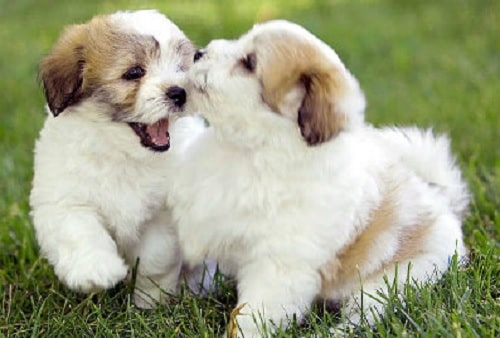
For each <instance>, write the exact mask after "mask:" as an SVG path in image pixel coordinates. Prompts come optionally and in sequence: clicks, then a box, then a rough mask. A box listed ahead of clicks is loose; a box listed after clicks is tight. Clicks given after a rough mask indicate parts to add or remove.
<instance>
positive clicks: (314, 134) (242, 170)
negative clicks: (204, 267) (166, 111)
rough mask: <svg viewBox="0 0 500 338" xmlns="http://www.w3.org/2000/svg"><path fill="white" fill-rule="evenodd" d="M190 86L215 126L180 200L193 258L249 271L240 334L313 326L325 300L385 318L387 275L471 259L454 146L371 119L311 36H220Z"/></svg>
mask: <svg viewBox="0 0 500 338" xmlns="http://www.w3.org/2000/svg"><path fill="white" fill-rule="evenodd" d="M188 78H189V82H188V84H187V87H186V91H187V96H188V103H187V104H188V107H187V108H186V111H196V110H198V111H200V112H202V113H203V114H204V116H205V117H206V119H207V120H208V122H209V124H210V127H209V128H208V129H206V130H204V131H202V132H201V133H200V134H199V136H198V137H197V139H196V140H194V141H193V140H191V141H190V142H184V146H182V147H178V148H176V147H174V149H173V153H172V156H173V157H172V161H170V162H169V163H170V164H171V165H172V166H173V168H172V169H171V170H175V172H176V173H179V174H178V175H176V176H175V178H174V177H172V176H170V177H169V178H168V180H169V181H171V182H170V184H169V189H170V190H169V191H171V192H172V193H171V194H169V200H170V203H171V205H172V206H173V208H174V209H173V214H174V218H175V219H176V220H177V221H178V222H179V224H178V226H179V239H180V244H181V248H182V252H183V254H184V255H183V256H184V257H185V259H186V260H187V261H189V262H192V263H199V262H201V261H202V260H203V259H204V257H205V256H208V257H211V258H213V259H216V260H218V261H219V263H220V264H222V266H223V267H224V268H225V269H226V270H227V271H230V272H232V274H234V275H235V276H236V279H237V283H238V304H239V305H238V306H237V309H238V311H235V313H236V316H235V319H236V321H237V323H238V325H239V333H238V334H237V336H238V337H247V338H248V337H260V336H261V335H264V333H263V328H264V327H266V328H267V329H270V330H271V331H272V330H273V328H274V327H275V326H281V327H286V326H287V324H288V322H289V320H290V318H293V317H295V318H297V319H298V320H299V321H300V320H301V319H302V318H304V315H305V314H306V313H307V312H308V310H309V308H310V304H311V303H312V302H313V301H314V300H316V299H324V300H333V301H340V302H344V304H345V306H344V309H343V310H344V311H345V314H346V316H347V318H348V319H349V320H350V322H351V323H353V324H358V323H359V322H360V321H361V320H362V318H363V317H364V318H365V319H366V320H367V321H368V322H369V323H373V321H374V318H375V316H376V315H377V314H383V302H382V301H381V300H379V301H378V300H375V299H383V298H381V297H379V296H377V293H378V292H382V293H383V292H387V291H386V285H385V282H384V276H387V278H388V281H390V282H392V281H395V282H396V283H397V284H398V285H402V284H403V283H404V282H406V281H408V280H412V281H418V282H423V281H429V280H434V279H435V278H437V277H439V276H440V275H441V274H442V272H443V271H445V270H446V268H447V266H448V264H449V261H450V258H451V257H452V256H453V255H454V254H455V253H457V254H458V256H459V257H461V256H463V255H464V254H465V251H466V249H465V247H464V244H463V242H462V231H461V222H462V218H463V215H464V213H465V210H466V208H467V204H468V198H469V197H468V192H467V187H466V185H465V183H464V182H463V181H462V178H461V174H460V171H459V169H458V168H457V167H456V166H455V164H454V159H453V157H452V155H451V154H450V149H449V142H448V139H447V138H446V137H445V136H434V135H433V134H432V133H431V132H430V131H421V130H418V129H417V128H407V129H396V128H388V129H374V128H372V127H370V126H369V125H367V124H365V122H364V108H365V99H364V95H363V93H362V91H361V89H360V87H359V85H358V82H357V81H356V79H355V78H354V76H353V75H351V73H350V72H349V71H348V70H347V69H346V67H345V66H344V65H343V63H342V62H341V60H340V59H339V57H338V56H337V55H336V53H335V52H334V51H333V50H332V49H331V48H330V47H328V46H327V45H326V44H325V43H323V42H322V41H320V40H319V39H317V38H316V37H315V36H313V35H312V34H311V33H309V32H308V31H306V30H305V29H303V28H302V27H300V26H297V25H295V24H292V23H289V22H286V21H271V22H268V23H264V24H260V25H257V26H255V27H254V28H253V29H252V30H250V32H248V33H247V34H245V35H243V36H242V37H241V38H240V39H238V40H236V41H224V40H216V41H213V42H211V43H210V44H209V45H208V47H207V49H206V50H205V51H199V52H197V53H196V55H195V64H194V65H193V67H191V69H190V71H189V75H188ZM190 123H191V122H189V121H184V122H183V123H182V124H179V125H178V126H176V128H174V129H173V130H172V140H173V142H177V140H182V138H183V135H185V134H186V133H185V130H186V129H189V125H190ZM183 124H184V127H182V125H183ZM193 177H198V178H199V177H203V180H199V182H198V184H197V186H196V188H195V187H194V186H193V185H192V184H191V181H192V179H193ZM366 294H368V295H371V296H373V297H374V298H372V297H371V296H364V297H363V295H366ZM361 304H362V306H361ZM233 334H234V332H233Z"/></svg>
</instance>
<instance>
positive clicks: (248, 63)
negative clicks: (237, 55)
mask: <svg viewBox="0 0 500 338" xmlns="http://www.w3.org/2000/svg"><path fill="white" fill-rule="evenodd" d="M240 62H241V64H242V65H243V67H245V69H246V70H248V71H249V72H251V73H253V71H254V70H255V66H256V65H257V57H256V56H255V53H250V54H247V55H246V56H245V57H244V58H243V59H241V60H240Z"/></svg>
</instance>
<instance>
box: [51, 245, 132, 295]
mask: <svg viewBox="0 0 500 338" xmlns="http://www.w3.org/2000/svg"><path fill="white" fill-rule="evenodd" d="M55 271H56V274H57V275H58V276H59V278H60V279H61V280H62V281H63V282H64V283H65V284H66V285H67V286H68V287H69V288H70V289H72V290H75V291H80V292H85V293H88V292H96V291H101V290H106V289H109V288H112V287H113V286H115V285H116V284H117V283H118V282H120V281H122V280H123V279H125V277H126V276H127V265H126V264H125V262H124V261H123V259H122V258H121V257H120V256H118V255H117V254H116V253H110V252H108V251H103V250H101V251H94V252H92V253H87V254H83V255H78V254H75V255H72V257H71V258H70V259H66V260H60V261H59V262H58V264H57V265H56V267H55Z"/></svg>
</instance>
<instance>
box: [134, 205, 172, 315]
mask: <svg viewBox="0 0 500 338" xmlns="http://www.w3.org/2000/svg"><path fill="white" fill-rule="evenodd" d="M129 257H130V260H132V261H135V260H136V258H139V266H138V270H137V277H136V282H135V290H134V303H135V305H136V306H137V307H140V308H153V307H155V306H156V305H157V303H158V302H161V301H162V300H163V299H164V297H165V296H166V295H167V293H176V292H177V286H178V281H179V274H180V270H181V254H180V250H179V244H178V240H177V236H176V234H175V229H174V227H173V226H172V220H171V219H170V216H169V214H168V213H167V212H162V213H161V214H160V215H158V216H157V217H156V218H155V219H153V220H152V221H151V222H149V223H147V224H146V225H145V229H144V232H143V234H142V236H141V240H140V242H139V244H138V246H137V247H136V248H135V250H134V251H133V253H132V255H130V256H129Z"/></svg>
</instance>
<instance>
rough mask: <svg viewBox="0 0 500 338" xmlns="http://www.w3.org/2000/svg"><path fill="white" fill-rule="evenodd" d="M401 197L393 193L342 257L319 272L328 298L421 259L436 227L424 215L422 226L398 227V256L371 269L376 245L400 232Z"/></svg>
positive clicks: (328, 263) (335, 259) (388, 195)
mask: <svg viewBox="0 0 500 338" xmlns="http://www.w3.org/2000/svg"><path fill="white" fill-rule="evenodd" d="M397 212H398V211H397V196H396V194H395V193H394V191H392V192H389V193H388V194H387V195H386V197H385V198H384V200H383V202H382V203H381V205H380V206H379V207H378V208H377V209H375V210H374V212H373V215H372V217H371V220H370V223H369V225H368V226H367V227H366V229H365V230H364V231H363V232H362V233H361V234H360V235H359V236H358V237H357V238H356V239H355V240H354V241H353V242H352V243H350V244H349V245H347V246H346V247H345V248H344V249H343V250H342V251H341V252H340V253H339V254H338V255H336V256H335V257H333V258H332V259H331V260H330V261H328V262H327V263H326V264H325V265H323V266H322V267H321V268H320V269H319V274H320V276H321V282H322V290H321V294H322V295H323V296H324V297H327V296H328V294H329V292H331V290H334V289H335V288H339V287H345V286H346V285H353V286H354V287H357V286H358V285H359V283H360V281H363V280H367V279H370V278H373V277H374V276H380V275H381V274H382V273H383V272H384V271H385V270H386V269H388V268H391V267H394V266H395V265H396V264H397V263H399V262H406V261H408V260H411V259H412V258H414V257H416V256H418V255H419V254H421V253H422V251H423V250H424V249H423V248H424V244H425V240H426V237H427V235H428V230H429V227H430V226H431V224H432V218H431V217H430V215H427V214H422V215H420V216H419V217H418V219H419V222H418V224H405V225H400V224H399V225H397V226H398V227H400V226H402V228H404V230H400V231H401V232H400V233H399V237H398V246H397V248H396V251H395V253H394V255H393V256H392V257H391V258H390V259H386V261H380V262H379V263H380V267H379V268H378V269H375V270H373V269H370V268H369V267H368V266H367V261H369V260H370V259H371V258H373V257H372V255H373V254H376V253H374V252H372V251H373V246H372V244H373V243H375V242H376V241H377V240H378V239H379V236H380V235H383V234H385V233H387V232H389V231H398V230H396V229H394V228H395V226H396V222H397Z"/></svg>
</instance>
